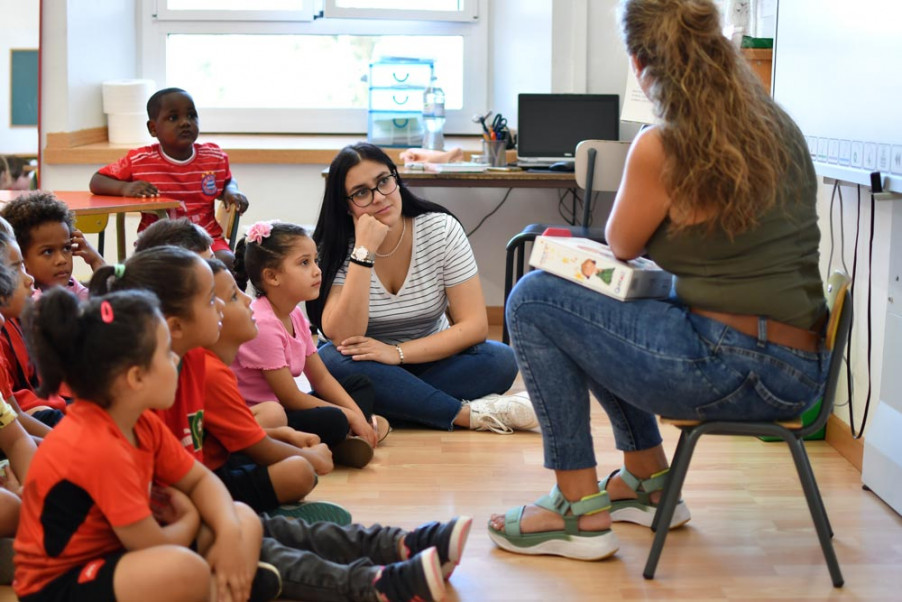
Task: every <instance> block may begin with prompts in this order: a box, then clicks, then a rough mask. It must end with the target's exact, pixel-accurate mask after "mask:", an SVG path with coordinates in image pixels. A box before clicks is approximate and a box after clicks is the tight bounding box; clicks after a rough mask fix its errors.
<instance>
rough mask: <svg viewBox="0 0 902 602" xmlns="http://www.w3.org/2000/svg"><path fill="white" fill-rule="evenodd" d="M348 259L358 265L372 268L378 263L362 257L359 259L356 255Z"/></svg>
mask: <svg viewBox="0 0 902 602" xmlns="http://www.w3.org/2000/svg"><path fill="white" fill-rule="evenodd" d="M348 261H350V262H351V263H356V264H357V265H362V266H363V267H365V268H371V267H373V266H374V265H375V264H376V262H375V261H363V260H362V259H357V258H355V257H348Z"/></svg>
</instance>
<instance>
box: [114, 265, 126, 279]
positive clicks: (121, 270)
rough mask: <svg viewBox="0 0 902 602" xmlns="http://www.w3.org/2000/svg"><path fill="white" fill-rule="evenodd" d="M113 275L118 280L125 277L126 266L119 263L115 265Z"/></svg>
mask: <svg viewBox="0 0 902 602" xmlns="http://www.w3.org/2000/svg"><path fill="white" fill-rule="evenodd" d="M113 275H114V276H116V278H122V277H123V276H125V264H124V263H117V264H116V265H114V266H113Z"/></svg>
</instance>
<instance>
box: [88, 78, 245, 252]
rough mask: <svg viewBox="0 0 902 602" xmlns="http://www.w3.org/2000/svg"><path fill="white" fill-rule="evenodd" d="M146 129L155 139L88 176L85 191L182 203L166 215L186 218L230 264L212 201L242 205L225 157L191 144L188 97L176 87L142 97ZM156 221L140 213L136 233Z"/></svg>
mask: <svg viewBox="0 0 902 602" xmlns="http://www.w3.org/2000/svg"><path fill="white" fill-rule="evenodd" d="M147 118H148V121H147V130H148V131H149V132H150V135H151V136H153V137H154V138H156V139H157V140H158V141H159V142H158V143H157V144H153V145H151V146H145V147H141V148H137V149H134V150H131V151H129V153H128V154H127V155H126V156H125V157H124V158H122V159H120V160H119V161H117V162H116V163H112V164H110V165H107V166H106V167H104V168H102V169H101V170H100V171H98V172H97V173H95V174H94V176H93V177H92V178H91V185H90V186H91V192H93V193H94V194H109V195H115V196H135V197H148V196H165V197H169V198H173V199H177V200H179V201H181V202H182V205H183V208H182V209H176V210H173V211H172V212H171V216H172V217H182V216H188V217H189V218H190V219H191V221H193V222H194V223H196V224H198V225H199V226H201V227H202V228H203V229H204V230H206V231H207V232H209V233H210V236H212V237H213V252H214V253H216V257H217V258H219V259H220V260H222V261H223V262H224V263H225V264H226V265H227V266H229V267H231V265H232V261H233V260H234V255H232V252H231V251H230V250H229V245H228V243H227V242H226V240H225V238H224V237H223V233H222V228H221V227H220V226H219V224H218V223H217V222H216V215H215V208H214V203H215V200H216V199H217V198H221V199H222V201H223V203H224V204H225V206H226V207H230V206H231V205H233V204H234V205H236V206H237V208H238V212H239V213H244V212H245V210H246V209H247V207H248V201H247V198H246V197H245V196H244V195H243V194H242V193H241V191H240V190H238V185H237V184H236V183H235V180H233V179H232V172H231V171H230V170H229V158H228V156H227V155H226V154H225V153H224V152H223V151H222V149H221V148H219V147H218V146H217V145H215V144H213V143H211V142H205V143H197V142H196V140H197V136H198V118H197V109H195V107H194V100H193V99H192V98H191V96H190V95H189V94H188V93H187V92H185V91H184V90H182V89H181V88H166V89H164V90H160V91H158V92H156V93H154V94H153V96H151V97H150V100H148V101H147ZM156 220H157V216H156V215H154V214H151V213H145V214H143V216H142V218H141V224H140V225H139V226H138V232H141V231H143V230H144V229H145V228H147V226H149V225H150V224H151V223H153V222H154V221H156Z"/></svg>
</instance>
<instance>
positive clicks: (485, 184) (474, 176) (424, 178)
mask: <svg viewBox="0 0 902 602" xmlns="http://www.w3.org/2000/svg"><path fill="white" fill-rule="evenodd" d="M324 173H328V170H326V172H324ZM398 174H399V175H400V176H401V178H403V180H404V182H405V183H406V184H407V185H408V186H412V187H424V188H425V187H434V188H438V187H446V188H459V187H465V188H568V189H572V188H576V175H575V174H574V173H573V172H565V171H544V172H528V171H484V172H482V173H432V172H428V171H423V170H411V169H407V168H404V167H400V168H398Z"/></svg>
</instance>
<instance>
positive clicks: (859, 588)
mask: <svg viewBox="0 0 902 602" xmlns="http://www.w3.org/2000/svg"><path fill="white" fill-rule="evenodd" d="M520 387H521V388H522V385H521V386H520ZM592 428H593V432H594V434H595V440H596V451H597V456H598V461H599V471H600V473H601V474H606V473H607V472H608V471H609V470H611V469H613V468H615V467H617V466H619V465H620V458H619V454H618V453H617V452H616V451H615V450H614V448H613V443H612V440H611V436H610V429H609V427H608V425H607V421H606V417H605V416H604V415H603V413H602V412H601V411H600V410H599V409H598V408H597V406H594V408H593V417H592ZM662 433H663V435H664V438H665V446H666V448H667V450H668V453H672V451H673V448H674V446H675V444H676V430H675V429H672V428H669V427H664V428H663V431H662ZM808 449H809V454H810V456H811V461H812V464H813V466H814V471H815V474H816V476H817V479H818V483H819V485H820V488H821V491H822V493H823V496H824V500H825V504H826V507H827V511H828V513H829V515H830V520H831V522H832V524H833V528H834V531H835V534H836V535H835V538H834V543H835V546H836V551H837V555H838V557H839V562H840V565H841V567H842V570H843V573H844V576H845V580H846V585H845V587H844V588H842V589H834V588H833V587H832V585H831V582H830V578H829V575H828V573H827V569H826V566H825V564H824V560H823V556H822V554H821V550H820V547H819V545H818V542H817V537H816V535H815V533H814V529H813V527H812V524H811V519H810V515H809V514H808V509H807V506H806V505H805V501H804V498H803V496H802V493H801V488H800V487H799V484H798V479H797V477H796V476H795V471H794V468H793V465H792V461H791V459H790V457H789V453H788V451H787V450H786V447H785V445H783V444H779V443H763V442H760V441H758V440H747V439H739V438H726V437H703V438H702V440H701V442H700V443H699V446H698V449H697V451H696V454H695V458H694V461H693V463H692V467H691V468H690V472H689V476H688V478H687V482H686V486H685V488H684V492H683V498H684V499H685V500H686V503H687V504H688V505H689V507H690V509H691V511H692V515H693V519H692V521H691V522H690V523H689V524H688V525H687V526H686V527H685V528H683V529H680V530H677V531H674V532H672V533H671V535H670V537H669V538H668V541H667V545H666V547H665V549H664V553H663V555H662V558H661V562H660V564H659V567H658V573H657V578H656V579H655V580H653V581H646V580H645V579H643V577H642V569H643V566H644V563H645V558H646V554H647V553H648V549H649V546H650V545H651V540H652V534H651V531H650V530H648V529H646V528H643V527H639V526H634V525H617V526H615V530H616V532H617V535H618V537H619V539H620V542H621V548H620V551H619V552H618V553H617V555H616V556H615V557H614V558H612V559H610V560H606V561H602V562H595V563H585V562H578V561H570V560H564V559H557V558H546V557H526V556H516V555H512V554H508V553H505V552H502V551H499V550H497V549H495V548H494V546H493V545H492V543H491V542H490V541H489V539H488V537H487V535H486V529H485V523H486V520H487V519H488V516H489V514H490V513H492V512H496V511H502V510H505V509H507V508H508V507H511V506H514V505H517V504H521V503H524V502H528V501H531V500H534V499H535V498H537V497H538V496H540V495H542V494H543V493H545V492H547V490H548V489H549V488H550V486H551V484H552V481H551V474H550V472H548V471H547V470H545V469H543V468H542V448H541V436H540V435H538V434H534V433H516V434H514V435H509V436H504V435H496V434H494V433H490V432H485V433H484V432H470V431H456V432H452V433H448V432H438V431H425V430H403V431H401V430H396V431H394V432H393V433H392V434H391V435H389V437H388V439H386V441H385V442H384V443H383V445H382V446H381V447H380V448H379V449H378V450H377V451H376V457H375V459H374V460H373V462H372V463H371V464H370V465H369V466H367V467H366V468H364V469H362V470H353V469H343V468H339V469H337V470H336V471H335V472H333V473H332V474H330V475H327V476H326V477H324V478H322V479H321V480H320V483H319V486H318V487H317V489H316V490H315V491H314V493H313V494H312V495H311V496H310V499H322V500H330V501H333V502H337V503H340V504H342V505H344V506H345V507H346V508H348V509H349V510H350V511H351V512H352V513H353V515H354V520H355V521H356V522H361V523H366V524H369V523H373V522H379V523H382V524H392V525H399V526H402V527H408V528H411V527H414V526H416V525H417V524H419V523H422V522H426V521H429V520H433V519H441V520H444V519H448V518H450V517H452V516H455V515H458V514H468V515H470V516H473V517H474V519H475V520H474V528H473V531H472V533H471V535H470V540H469V544H468V546H467V549H466V553H465V556H464V561H463V563H462V564H461V566H460V567H459V568H458V569H457V571H456V572H455V573H454V576H453V577H452V579H451V582H450V586H451V587H450V588H449V596H448V598H447V600H450V601H467V602H477V601H478V602H489V601H514V600H530V601H531V600H536V601H539V600H541V601H552V600H553V601H556V602H569V601H571V600H605V601H611V600H647V599H651V600H698V601H714V600H736V601H739V600H866V601H871V600H902V571H900V569H899V567H900V566H902V518H900V517H899V516H898V515H897V514H895V513H894V512H893V511H892V510H890V509H889V508H888V507H887V506H886V505H884V504H883V503H882V502H881V501H880V500H879V499H877V498H876V497H875V496H874V495H873V494H872V493H869V492H866V491H863V490H862V489H861V484H860V475H859V474H858V473H857V472H856V471H855V469H854V468H852V466H851V465H850V464H849V463H848V462H847V461H846V460H845V459H843V458H842V457H841V456H840V455H839V454H838V453H837V452H836V451H834V450H833V448H831V447H830V446H828V445H827V444H826V443H824V442H813V443H810V444H809V446H808ZM4 595H7V596H9V595H10V594H8V593H6V594H4V593H0V602H4V601H5V600H7V599H8V598H5V597H4ZM9 599H13V598H9Z"/></svg>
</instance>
